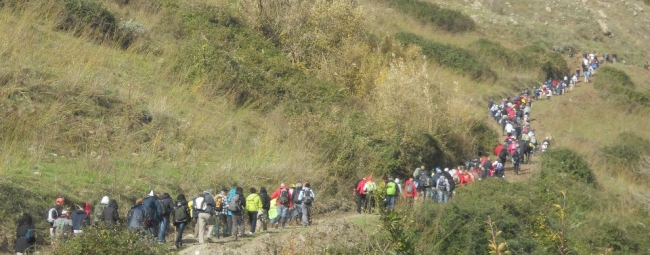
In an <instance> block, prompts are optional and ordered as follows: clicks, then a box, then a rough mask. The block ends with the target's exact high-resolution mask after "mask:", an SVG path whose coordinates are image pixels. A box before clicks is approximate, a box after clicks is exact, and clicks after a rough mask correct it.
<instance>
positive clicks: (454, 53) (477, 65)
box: [395, 33, 497, 81]
mask: <svg viewBox="0 0 650 255" xmlns="http://www.w3.org/2000/svg"><path fill="white" fill-rule="evenodd" d="M395 38H396V39H397V40H399V41H401V42H402V43H405V44H415V45H419V46H420V47H422V53H423V54H424V55H426V56H427V57H429V58H432V59H433V60H435V61H436V62H437V63H438V64H439V65H441V66H444V67H447V68H450V69H452V70H454V71H456V73H458V74H460V75H465V76H469V77H471V78H472V79H475V80H492V81H494V80H496V79H497V74H496V72H494V70H492V69H491V68H490V67H488V66H487V65H485V64H483V63H481V62H480V61H479V60H478V59H477V58H476V57H475V56H474V54H473V53H472V52H471V51H469V50H466V49H464V48H461V47H458V46H454V45H451V44H442V43H437V42H434V41H431V40H427V39H424V38H422V37H420V36H418V35H415V34H411V33H398V34H396V35H395Z"/></svg>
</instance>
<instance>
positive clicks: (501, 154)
mask: <svg viewBox="0 0 650 255" xmlns="http://www.w3.org/2000/svg"><path fill="white" fill-rule="evenodd" d="M507 156H508V149H507V148H503V149H501V152H499V158H505V157H507Z"/></svg>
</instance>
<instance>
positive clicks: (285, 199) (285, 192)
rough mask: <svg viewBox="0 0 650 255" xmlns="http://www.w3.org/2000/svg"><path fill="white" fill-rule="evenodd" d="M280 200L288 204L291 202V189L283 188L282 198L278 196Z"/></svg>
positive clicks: (283, 203)
mask: <svg viewBox="0 0 650 255" xmlns="http://www.w3.org/2000/svg"><path fill="white" fill-rule="evenodd" d="M278 202H280V204H282V205H287V204H289V191H288V190H286V189H282V190H281V191H280V198H278Z"/></svg>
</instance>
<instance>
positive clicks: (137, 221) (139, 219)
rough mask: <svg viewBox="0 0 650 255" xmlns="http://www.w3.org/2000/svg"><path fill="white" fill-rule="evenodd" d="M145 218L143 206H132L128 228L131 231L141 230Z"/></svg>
mask: <svg viewBox="0 0 650 255" xmlns="http://www.w3.org/2000/svg"><path fill="white" fill-rule="evenodd" d="M145 218H146V215H145V210H144V205H134V206H133V207H132V208H131V210H130V211H129V216H128V227H129V229H131V230H141V229H143V228H144V220H145Z"/></svg>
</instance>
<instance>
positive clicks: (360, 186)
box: [357, 180, 366, 195]
mask: <svg viewBox="0 0 650 255" xmlns="http://www.w3.org/2000/svg"><path fill="white" fill-rule="evenodd" d="M365 186H366V180H361V181H360V182H359V184H357V193H358V194H361V195H363V194H366V189H364V187H365Z"/></svg>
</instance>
